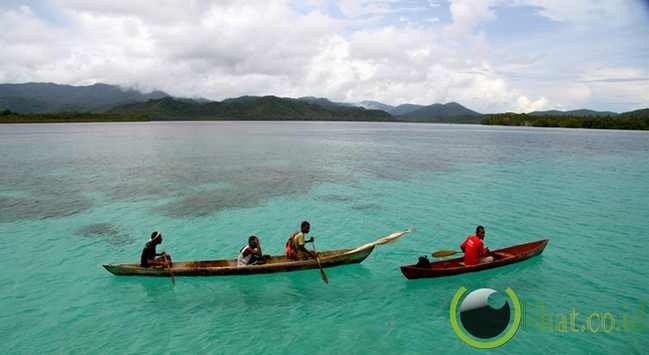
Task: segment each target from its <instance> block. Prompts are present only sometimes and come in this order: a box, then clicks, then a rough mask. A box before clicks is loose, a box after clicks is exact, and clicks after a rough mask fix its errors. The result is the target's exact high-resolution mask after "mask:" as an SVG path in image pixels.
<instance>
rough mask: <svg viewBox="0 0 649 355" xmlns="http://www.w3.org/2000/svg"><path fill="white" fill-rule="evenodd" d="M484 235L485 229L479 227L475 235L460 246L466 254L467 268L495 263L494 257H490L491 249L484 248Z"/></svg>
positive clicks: (465, 263) (465, 262)
mask: <svg viewBox="0 0 649 355" xmlns="http://www.w3.org/2000/svg"><path fill="white" fill-rule="evenodd" d="M484 234H485V233H484V227H483V226H478V227H477V228H476V229H475V234H474V235H470V236H469V237H468V238H466V240H465V241H464V243H462V244H460V248H462V251H463V252H464V265H465V266H469V265H477V264H482V263H490V262H492V261H494V258H493V256H489V254H490V252H489V249H487V248H486V247H485V246H484V241H483V240H484Z"/></svg>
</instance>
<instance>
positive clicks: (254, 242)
mask: <svg viewBox="0 0 649 355" xmlns="http://www.w3.org/2000/svg"><path fill="white" fill-rule="evenodd" d="M248 245H250V247H251V248H256V247H258V246H259V239H258V238H257V236H254V235H251V236H250V237H248Z"/></svg>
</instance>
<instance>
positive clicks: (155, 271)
mask: <svg viewBox="0 0 649 355" xmlns="http://www.w3.org/2000/svg"><path fill="white" fill-rule="evenodd" d="M412 231H414V229H409V230H407V231H403V232H396V233H393V234H391V235H389V236H387V237H385V238H381V239H378V240H376V241H374V242H371V243H367V244H365V245H363V246H360V247H358V248H355V249H338V250H329V251H323V252H319V253H318V255H319V256H320V264H321V265H322V267H332V266H338V265H345V264H357V263H360V262H362V261H363V260H365V258H367V257H368V256H369V255H370V253H372V250H374V247H375V246H377V245H380V244H388V243H391V242H394V241H395V240H397V239H398V238H399V237H401V236H403V235H404V234H406V233H410V232H412ZM103 266H104V268H105V269H106V270H108V271H110V272H111V273H112V274H115V275H139V276H167V277H168V276H171V271H173V274H174V275H175V276H227V275H250V274H267V273H273V272H287V271H298V270H306V269H318V263H317V261H316V260H315V259H309V260H290V259H287V258H286V256H284V255H282V256H272V257H271V258H270V259H269V260H267V261H266V263H265V264H261V265H246V266H237V259H226V260H201V261H174V262H173V266H172V268H171V270H169V268H165V267H142V266H140V264H104V265H103Z"/></svg>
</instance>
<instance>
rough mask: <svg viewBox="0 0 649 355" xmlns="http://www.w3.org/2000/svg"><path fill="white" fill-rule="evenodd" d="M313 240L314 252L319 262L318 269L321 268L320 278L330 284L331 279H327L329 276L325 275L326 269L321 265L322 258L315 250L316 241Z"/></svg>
mask: <svg viewBox="0 0 649 355" xmlns="http://www.w3.org/2000/svg"><path fill="white" fill-rule="evenodd" d="M311 239H312V243H313V252H314V253H315V261H317V262H318V267H319V268H320V277H321V278H322V281H324V283H326V284H329V278H328V277H327V274H325V272H324V269H323V268H322V264H320V256H319V255H318V252H317V251H316V250H315V239H313V238H311Z"/></svg>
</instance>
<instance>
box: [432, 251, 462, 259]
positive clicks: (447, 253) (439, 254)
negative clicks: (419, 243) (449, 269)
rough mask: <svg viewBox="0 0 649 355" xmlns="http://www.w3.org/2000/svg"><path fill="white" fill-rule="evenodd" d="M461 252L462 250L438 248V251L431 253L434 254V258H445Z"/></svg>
mask: <svg viewBox="0 0 649 355" xmlns="http://www.w3.org/2000/svg"><path fill="white" fill-rule="evenodd" d="M460 253H462V252H461V251H458V250H438V251H436V252H433V254H431V255H432V256H433V258H443V257H445V256H451V255H455V254H460Z"/></svg>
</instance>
